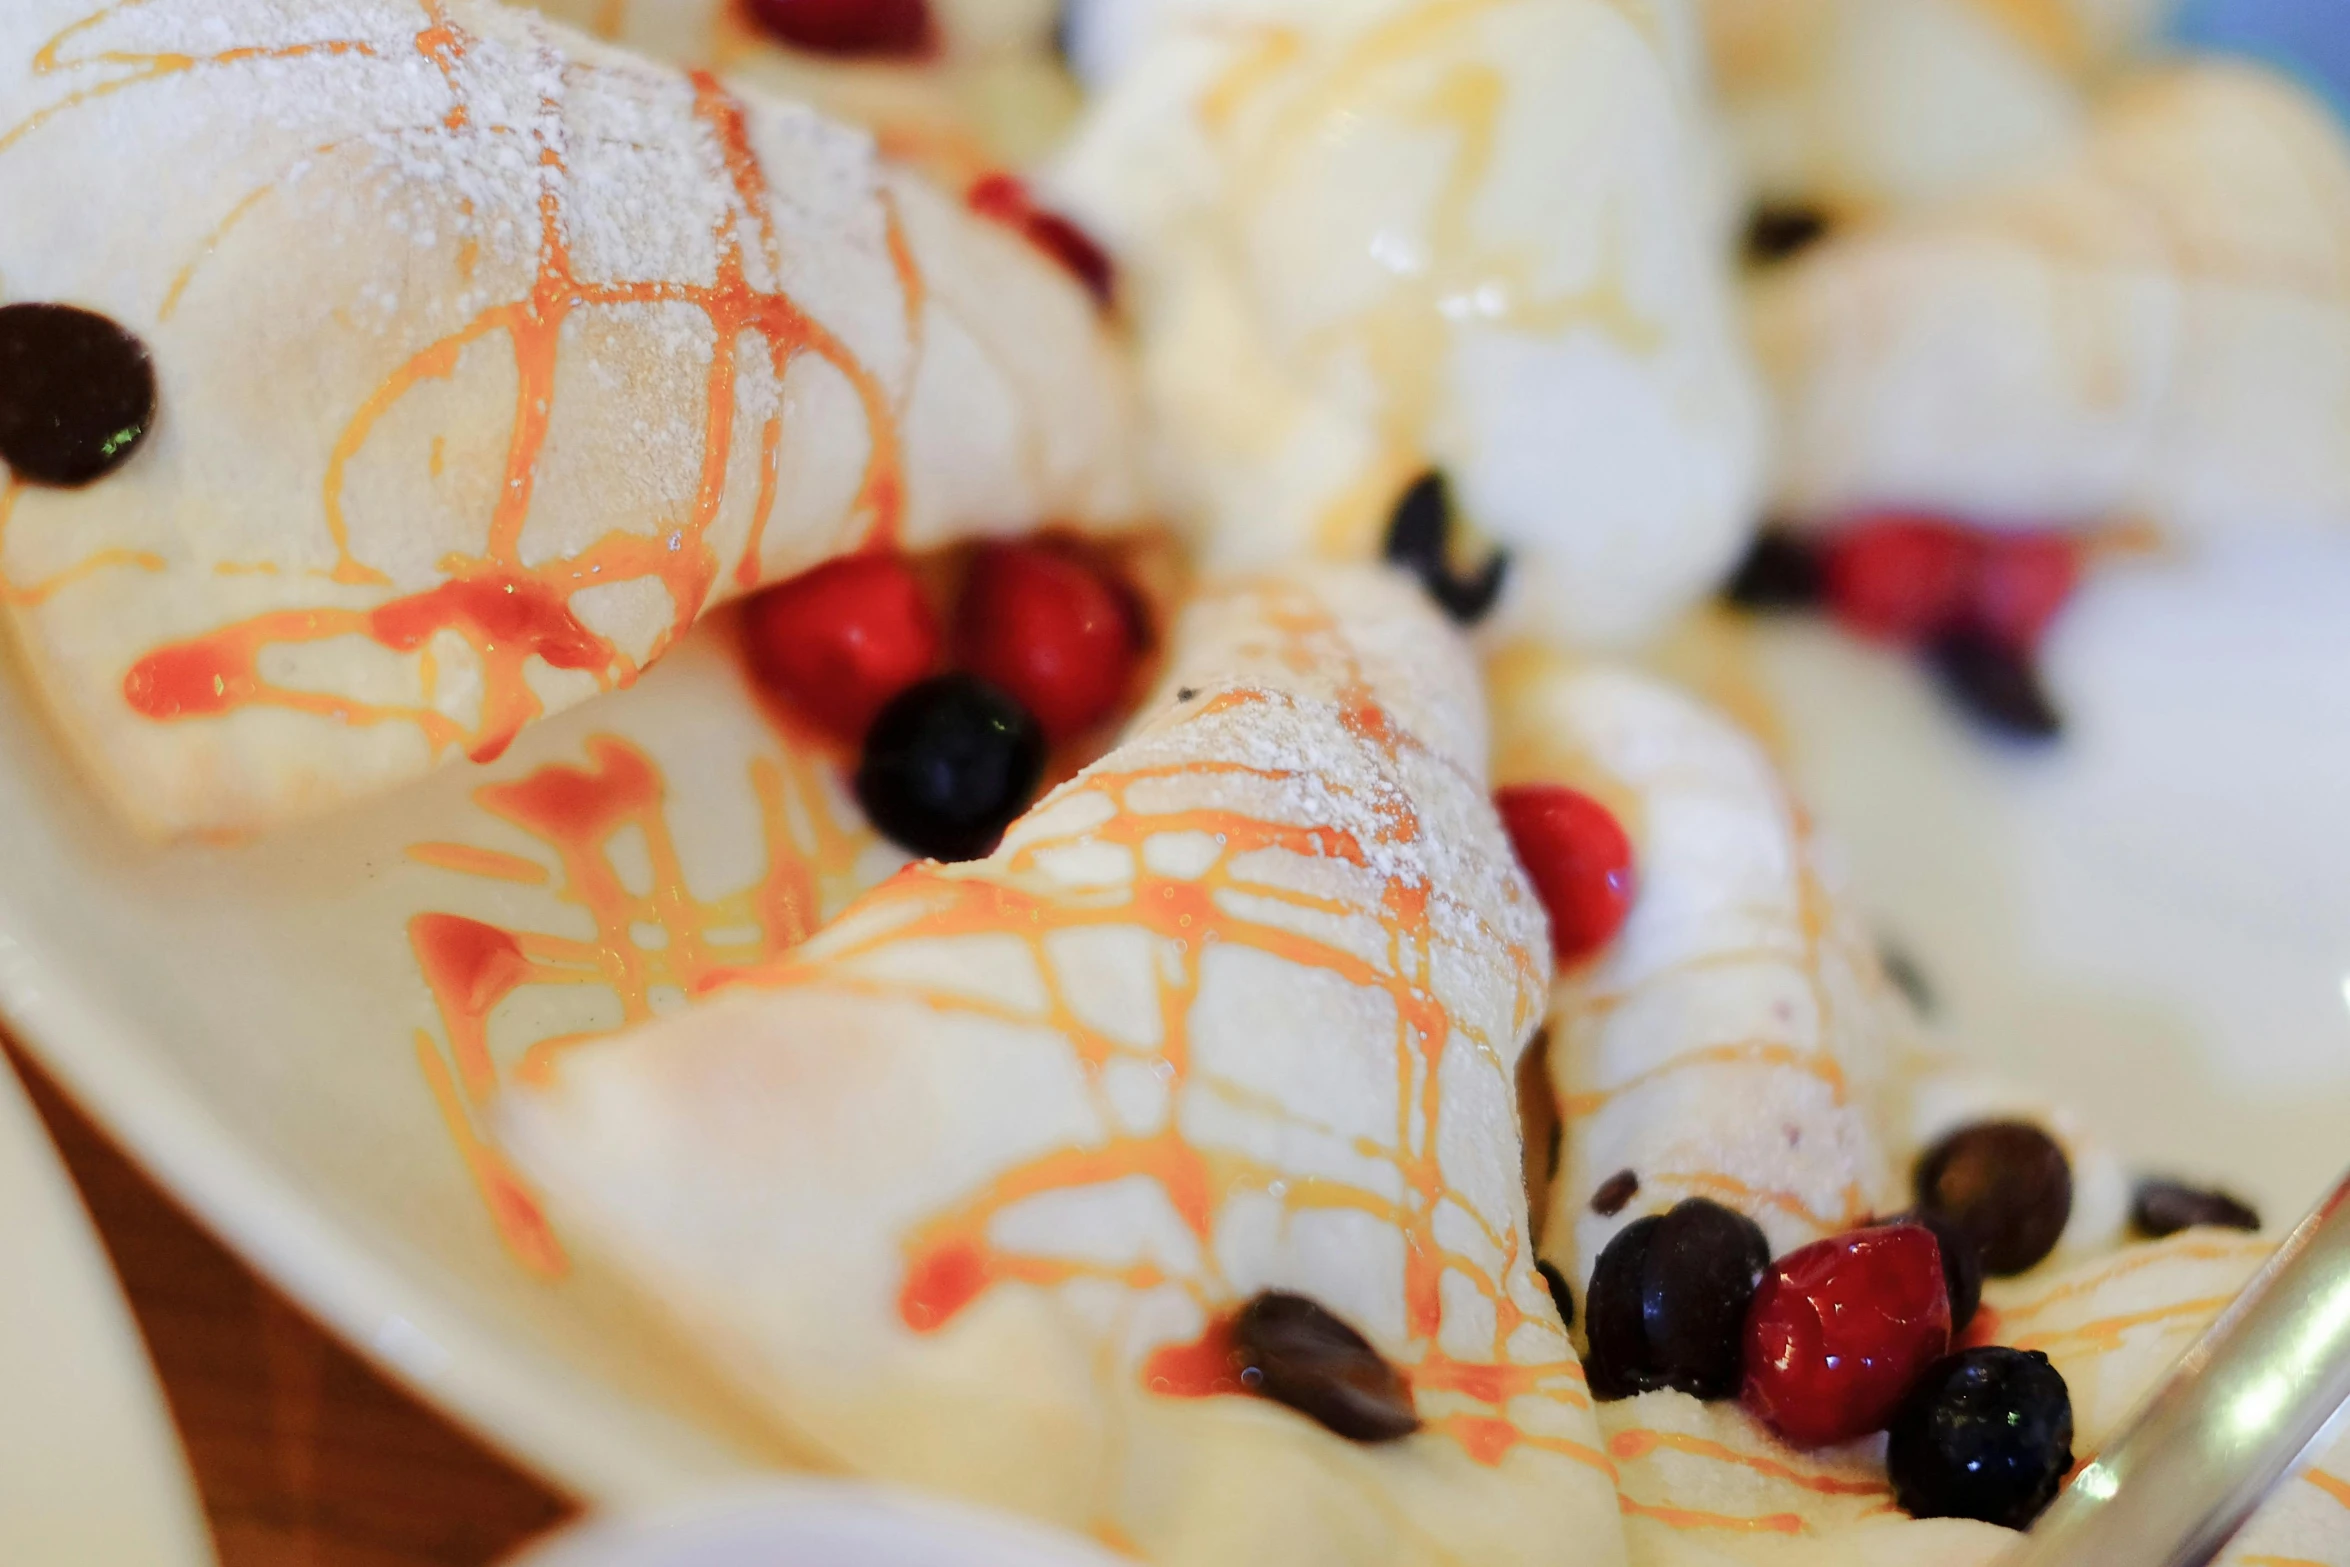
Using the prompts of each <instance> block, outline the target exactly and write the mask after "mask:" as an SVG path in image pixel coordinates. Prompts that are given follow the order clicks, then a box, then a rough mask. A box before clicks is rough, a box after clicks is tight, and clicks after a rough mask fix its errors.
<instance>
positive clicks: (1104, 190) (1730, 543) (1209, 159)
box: [1047, 0, 1761, 639]
mask: <svg viewBox="0 0 2350 1567" xmlns="http://www.w3.org/2000/svg"><path fill="white" fill-rule="evenodd" d="M1095 9H1101V7H1098V6H1097V7H1096V8H1095ZM1126 9H1129V10H1132V9H1135V8H1126ZM1139 9H1140V13H1141V14H1139V15H1128V16H1126V17H1125V18H1124V21H1125V25H1126V26H1127V27H1128V28H1129V30H1131V31H1132V32H1133V33H1134V34H1135V37H1134V38H1133V39H1132V40H1130V41H1129V42H1128V43H1127V44H1126V45H1125V46H1124V48H1122V49H1121V50H1118V51H1116V53H1117V54H1118V55H1119V56H1120V57H1121V58H1122V59H1124V60H1125V61H1126V62H1127V63H1125V64H1124V65H1123V66H1120V67H1117V68H1110V67H1105V68H1104V69H1105V70H1107V72H1108V74H1107V79H1106V81H1105V82H1104V84H1103V85H1102V88H1101V91H1100V94H1099V96H1098V97H1097V99H1096V100H1095V102H1094V103H1093V105H1092V106H1091V107H1090V108H1089V110H1088V113H1087V117H1086V118H1085V119H1084V120H1083V121H1081V122H1080V124H1079V127H1078V130H1077V132H1076V136H1075V139H1074V141H1073V142H1072V144H1071V147H1070V149H1069V150H1068V151H1067V152H1066V153H1065V154H1064V155H1063V157H1062V158H1061V160H1060V161H1059V163H1058V164H1057V166H1056V171H1055V172H1054V174H1053V176H1052V177H1051V178H1050V179H1049V180H1048V182H1047V183H1048V186H1049V187H1050V188H1051V189H1052V190H1054V191H1055V193H1056V194H1057V195H1058V196H1059V197H1060V198H1061V199H1062V200H1064V201H1065V202H1066V203H1067V204H1068V205H1069V206H1070V207H1071V209H1072V210H1074V211H1075V212H1076V213H1077V215H1078V216H1079V217H1080V218H1081V219H1082V220H1084V221H1085V223H1086V224H1087V226H1088V228H1089V229H1090V230H1091V231H1092V232H1094V233H1095V234H1097V235H1099V236H1101V237H1103V238H1105V239H1106V240H1108V241H1109V242H1110V243H1111V244H1112V246H1113V248H1115V249H1116V250H1118V252H1119V262H1120V277H1121V279H1122V282H1123V284H1124V285H1125V296H1124V297H1125V298H1126V300H1127V302H1128V304H1129V306H1130V308H1131V310H1132V313H1133V315H1134V319H1135V322H1136V325H1137V330H1138V334H1139V340H1140V347H1141V353H1142V358H1143V377H1144V382H1145V397H1146V401H1147V404H1148V406H1149V407H1150V409H1151V411H1152V413H1153V415H1154V435H1155V437H1156V439H1157V449H1156V458H1157V462H1156V469H1157V472H1158V475H1159V478H1160V479H1161V481H1162V483H1163V486H1164V488H1165V493H1166V494H1167V495H1168V497H1169V504H1170V506H1171V507H1172V508H1173V509H1175V510H1176V511H1178V512H1179V513H1180V514H1182V515H1183V516H1185V517H1187V518H1188V519H1190V520H1191V521H1192V522H1193V523H1194V524H1195V525H1196V526H1197V528H1198V530H1199V532H1200V534H1201V537H1202V539H1203V541H1204V546H1205V550H1206V553H1207V555H1208V556H1209V558H1210V559H1212V560H1215V561H1218V562H1221V563H1224V564H1228V565H1254V564H1257V563H1261V562H1266V561H1279V560H1283V559H1286V558H1289V557H1291V556H1295V555H1298V554H1301V553H1317V554H1320V555H1324V556H1327V557H1333V558H1356V557H1362V556H1375V555H1376V554H1377V553H1378V551H1379V549H1380V545H1381V542H1382V539H1383V536H1384V534H1385V531H1386V528H1387V524H1388V521H1389V519H1390V517H1391V515H1392V513H1393V511H1394V508H1395V505H1396V502H1397V500H1398V498H1399V497H1400V496H1402V495H1403V494H1404V493H1405V492H1406V490H1407V489H1408V487H1409V486H1411V485H1412V484H1413V482H1414V481H1415V480H1416V479H1417V478H1418V477H1419V476H1420V475H1421V474H1422V473H1423V472H1424V471H1426V470H1428V469H1430V468H1436V469H1441V470H1442V471H1443V472H1444V473H1445V474H1446V475H1447V476H1448V477H1449V479H1450V481H1451V493H1452V495H1453V497H1454V499H1455V500H1456V502H1457V503H1458V505H1459V507H1460V509H1461V511H1462V512H1463V514H1464V515H1465V516H1466V517H1467V518H1468V520H1469V521H1470V522H1471V523H1473V524H1474V525H1475V526H1476V528H1478V529H1479V530H1481V531H1482V532H1483V533H1484V534H1485V535H1486V536H1488V537H1489V538H1492V539H1495V540H1498V541H1500V542H1501V543H1502V544H1504V545H1507V546H1509V547H1510V548H1511V549H1512V550H1513V551H1514V552H1515V556H1516V565H1515V568H1514V569H1513V572H1512V577H1513V579H1514V584H1515V585H1514V586H1513V587H1512V588H1511V590H1510V594H1511V597H1510V600H1509V601H1508V602H1509V603H1510V605H1511V606H1512V608H1511V613H1514V614H1517V615H1520V616H1522V617H1523V618H1524V620H1525V621H1526V623H1527V624H1529V625H1536V626H1539V627H1540V628H1541V629H1542V630H1543V631H1544V632H1545V633H1546V634H1551V635H1556V636H1561V637H1566V638H1574V639H1585V638H1600V639H1605V638H1624V637H1632V636H1637V635H1639V634H1641V633H1643V632H1645V631H1647V630H1650V629H1652V628H1653V627H1654V626H1655V625H1656V624H1657V623H1658V622H1659V621H1660V620H1661V619H1662V618H1664V617H1666V616H1668V615H1669V614H1671V613H1672V612H1673V611H1674V610H1676V609H1678V608H1680V607H1682V606H1683V605H1684V604H1686V603H1687V602H1688V601H1690V600H1691V599H1693V598H1695V597H1697V596H1698V595H1700V594H1702V593H1703V592H1704V591H1706V590H1707V589H1708V588H1709V587H1710V586H1711V585H1712V584H1713V583H1714V582H1715V581H1717V580H1718V579H1719V577H1720V575H1721V574H1722V572H1723V571H1724V570H1725V569H1726V568H1727V565H1728V563H1729V561H1730V560H1731V559H1732V558H1733V557H1734V556H1735V554H1736V553H1737V551H1738V549H1739V546H1740V544H1741V542H1742V539H1743V536H1744V534H1745V531H1746V528H1747V525H1748V523H1749V522H1750V520H1751V513H1752V509H1753V506H1754V503H1755V500H1756V492H1757V481H1758V475H1759V470H1760V464H1761V426H1760V419H1759V412H1760V411H1759V405H1758V398H1757V396H1756V392H1755V388H1754V384H1753V378H1752V372H1751V369H1750V367H1749V366H1748V364H1747V362H1746V359H1745V353H1744V347H1743V344H1742V343H1741V341H1740V340H1739V336H1738V332H1737V328H1736V325H1735V316H1734V310H1733V304H1732V299H1731V295H1730V290H1729V283H1728V280H1727V263H1726V261H1725V258H1724V254H1723V246H1722V244H1721V234H1720V222H1719V203H1718V201H1717V200H1716V199H1715V195H1714V191H1713V180H1712V172H1713V166H1712V158H1711V154H1710V149H1709V147H1708V145H1707V142H1706V138H1705V137H1704V136H1703V135H1702V134H1701V132H1700V130H1699V124H1700V117H1701V110H1700V109H1699V107H1698V104H1697V101H1696V98H1695V95H1694V90H1693V88H1692V85H1691V82H1692V78H1693V77H1694V75H1695V74H1696V73H1695V71H1694V68H1693V66H1692V65H1691V63H1690V51H1689V50H1687V49H1686V48H1684V47H1682V45H1683V43H1684V42H1685V40H1683V39H1682V37H1681V34H1682V31H1683V29H1684V25H1685V24H1687V23H1688V22H1689V17H1688V14H1687V11H1686V7H1685V5H1684V4H1683V3H1682V0H1665V3H1661V4H1654V5H1648V6H1643V7H1640V8H1637V9H1638V10H1639V11H1640V12H1641V16H1640V17H1638V18H1636V17H1634V16H1633V15H1631V14H1629V13H1630V12H1631V11H1632V10H1633V9H1634V8H1631V7H1619V6H1615V5H1610V4H1606V3H1604V0H1467V3H1461V0H1333V3H1317V4H1311V5H1297V4H1289V3H1284V0H1191V3H1185V0H1161V3H1158V4H1155V5H1144V6H1142V7H1140V8H1139Z"/></svg>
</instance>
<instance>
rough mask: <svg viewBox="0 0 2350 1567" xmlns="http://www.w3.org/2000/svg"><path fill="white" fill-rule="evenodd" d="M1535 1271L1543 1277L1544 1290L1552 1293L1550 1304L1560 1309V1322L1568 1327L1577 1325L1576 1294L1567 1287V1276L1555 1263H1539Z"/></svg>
mask: <svg viewBox="0 0 2350 1567" xmlns="http://www.w3.org/2000/svg"><path fill="white" fill-rule="evenodd" d="M1534 1271H1535V1272H1536V1273H1539V1274H1541V1275H1542V1285H1543V1288H1545V1289H1547V1290H1549V1291H1550V1303H1551V1304H1552V1305H1554V1306H1556V1307H1558V1309H1559V1322H1560V1323H1561V1324H1562V1325H1563V1326H1566V1327H1570V1328H1571V1327H1573V1326H1574V1325H1575V1292H1574V1291H1573V1290H1572V1289H1569V1288H1568V1287H1567V1276H1566V1275H1565V1274H1563V1273H1561V1272H1559V1270H1558V1267H1557V1265H1556V1264H1555V1263H1548V1262H1537V1263H1536V1264H1534Z"/></svg>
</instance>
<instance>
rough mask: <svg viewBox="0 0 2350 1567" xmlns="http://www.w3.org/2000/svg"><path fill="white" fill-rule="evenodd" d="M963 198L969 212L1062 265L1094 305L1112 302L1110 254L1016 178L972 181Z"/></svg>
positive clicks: (1113, 281)
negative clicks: (1042, 203)
mask: <svg viewBox="0 0 2350 1567" xmlns="http://www.w3.org/2000/svg"><path fill="white" fill-rule="evenodd" d="M963 199H964V201H965V202H966V203H967V204H968V205H969V206H970V208H971V210H972V211H973V212H976V213H978V214H979V215H980V216H981V217H983V218H992V219H994V220H995V221H996V222H998V223H1001V224H1003V225H1005V226H1006V227H1008V228H1011V229H1015V230H1017V231H1018V232H1019V233H1020V234H1022V235H1023V236H1025V237H1026V239H1027V240H1028V242H1029V243H1030V244H1031V245H1034V246H1035V247H1036V248H1037V249H1039V250H1041V251H1043V252H1044V253H1045V254H1046V255H1048V256H1050V257H1052V258H1053V259H1054V260H1055V261H1057V262H1059V263H1060V264H1061V265H1062V266H1063V267H1066V268H1067V269H1068V270H1069V272H1070V274H1071V275H1072V276H1074V277H1075V278H1076V279H1077V281H1078V282H1080V283H1083V284H1084V285H1085V288H1086V291H1087V292H1088V293H1090V294H1092V295H1093V297H1094V300H1095V302H1096V303H1098V304H1102V305H1107V304H1108V303H1109V302H1110V296H1111V294H1112V293H1113V292H1114V291H1115V289H1116V287H1117V269H1116V267H1115V266H1114V265H1113V264H1112V263H1111V261H1110V257H1109V253H1108V252H1106V251H1104V250H1103V249H1102V247H1101V246H1099V245H1097V244H1095V243H1094V242H1093V236H1092V235H1090V234H1088V233H1086V232H1085V230H1083V229H1081V228H1079V227H1078V226H1077V225H1076V224H1074V223H1072V222H1070V221H1069V220H1068V219H1067V218H1064V217H1062V216H1061V215H1060V214H1059V213H1057V212H1053V211H1050V210H1049V209H1047V208H1044V207H1040V206H1038V205H1037V204H1036V201H1035V199H1034V198H1033V197H1031V196H1030V195H1029V194H1028V187H1027V186H1026V185H1024V184H1022V183H1021V182H1020V181H1019V180H1017V179H1015V178H1013V177H1012V176H1011V175H1009V174H990V175H987V176H985V177H984V178H982V179H980V180H978V181H976V182H974V183H973V185H972V186H971V189H970V190H969V191H968V192H967V193H966V194H965V195H964V198H963Z"/></svg>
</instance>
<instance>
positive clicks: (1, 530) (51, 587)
mask: <svg viewBox="0 0 2350 1567" xmlns="http://www.w3.org/2000/svg"><path fill="white" fill-rule="evenodd" d="M24 488H25V486H24V481H23V480H21V479H18V478H17V477H16V476H15V475H13V474H11V475H9V476H8V477H7V478H5V479H0V604H11V605H16V606H19V607H22V608H30V607H32V606H33V605H36V604H44V603H47V602H48V601H49V599H50V598H51V597H53V596H54V595H55V594H56V593H57V592H58V590H59V589H61V588H65V587H68V586H70V585H72V584H73V583H76V582H79V581H81V580H82V579H83V578H84V577H87V576H91V575H93V574H95V573H97V572H101V571H106V570H109V569H111V568H113V567H116V566H136V567H138V568H140V569H141V570H143V571H161V570H162V569H163V559H162V557H161V556H159V555H156V554H153V553H151V552H150V551H147V550H127V549H104V550H99V551H97V552H96V553H95V554H92V555H90V556H89V557H87V558H86V559H83V560H78V561H76V562H74V563H73V564H72V565H70V566H68V567H66V568H65V569H64V570H62V571H59V572H56V573H54V574H52V575H50V576H47V577H44V578H42V579H41V580H40V581H38V582H24V583H19V582H14V581H11V580H10V578H9V576H8V572H7V569H6V564H5V563H6V559H7V556H6V549H7V541H8V519H9V518H10V517H11V516H12V515H13V514H14V513H15V511H16V500H17V497H18V496H19V495H22V494H23V493H24Z"/></svg>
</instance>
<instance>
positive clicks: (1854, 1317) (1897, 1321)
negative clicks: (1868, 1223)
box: [1746, 1225, 1950, 1447]
mask: <svg viewBox="0 0 2350 1567" xmlns="http://www.w3.org/2000/svg"><path fill="white" fill-rule="evenodd" d="M1949 1348H1950V1293H1949V1290H1948V1287H1947V1286H1946V1285H1945V1284H1944V1282H1943V1274H1942V1253H1941V1249H1940V1248H1939V1247H1938V1246H1937V1245H1936V1244H1935V1242H1934V1236H1933V1233H1932V1232H1931V1231H1929V1230H1926V1229H1923V1228H1921V1227H1919V1226H1917V1225H1896V1226H1893V1227H1891V1228H1887V1229H1876V1230H1858V1231H1855V1232H1853V1233H1852V1234H1849V1235H1839V1236H1835V1237H1833V1238H1832V1239H1829V1240H1824V1241H1816V1242H1814V1243H1813V1244H1811V1245H1809V1246H1805V1247H1803V1248H1801V1249H1800V1250H1797V1251H1793V1252H1789V1253H1788V1254H1787V1255H1786V1256H1784V1257H1782V1258H1780V1259H1779V1261H1778V1262H1777V1264H1775V1265H1774V1266H1773V1267H1772V1269H1771V1271H1770V1272H1769V1274H1767V1275H1766V1276H1765V1277H1764V1279H1763V1283H1762V1289H1761V1290H1760V1292H1758V1293H1757V1294H1756V1296H1755V1298H1754V1308H1753V1310H1752V1311H1750V1312H1749V1313H1748V1315H1747V1319H1746V1402H1747V1405H1748V1406H1749V1407H1750V1408H1752V1409H1753V1410H1754V1412H1755V1413H1756V1414H1758V1415H1760V1416H1761V1417H1762V1418H1763V1419H1764V1420H1766V1421H1768V1422H1769V1423H1770V1424H1771V1425H1772V1426H1773V1427H1774V1428H1776V1429H1777V1430H1778V1432H1779V1434H1780V1435H1782V1436H1784V1437H1786V1438H1787V1439H1788V1440H1789V1441H1791V1442H1794V1443H1797V1444H1799V1445H1802V1446H1806V1447H1812V1446H1818V1445H1820V1444H1823V1443H1828V1442H1844V1441H1849V1440H1851V1439H1852V1438H1854V1437H1857V1436H1863V1435H1866V1434H1867V1433H1869V1432H1871V1431H1876V1430H1879V1429H1882V1428H1883V1426H1884V1424H1885V1422H1886V1421H1887V1420H1888V1419H1890V1418H1891V1417H1892V1414H1893V1411H1894V1410H1895V1409H1896V1408H1897V1407H1899V1405H1900V1403H1901V1400H1902V1399H1903V1397H1905V1396H1906V1395H1907V1394H1908V1392H1909V1390H1910V1387H1911V1385H1912V1384H1913V1383H1915V1382H1916V1381H1917V1379H1918V1376H1919V1374H1920V1373H1922V1372H1923V1371H1924V1370H1925V1369H1926V1367H1928V1366H1929V1365H1932V1364H1933V1363H1934V1362H1935V1361H1936V1360H1938V1359H1940V1358H1941V1356H1942V1355H1943V1354H1944V1353H1945V1352H1946V1351H1948V1349H1949Z"/></svg>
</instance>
